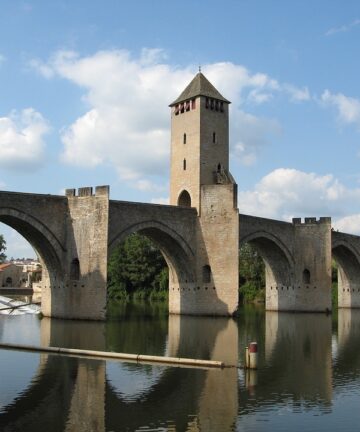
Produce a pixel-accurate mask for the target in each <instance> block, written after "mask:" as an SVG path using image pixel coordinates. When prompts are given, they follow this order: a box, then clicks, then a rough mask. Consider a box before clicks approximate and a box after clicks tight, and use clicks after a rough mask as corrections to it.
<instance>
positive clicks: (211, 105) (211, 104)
mask: <svg viewBox="0 0 360 432" xmlns="http://www.w3.org/2000/svg"><path fill="white" fill-rule="evenodd" d="M210 108H211V109H212V110H213V109H214V99H211V102H210Z"/></svg>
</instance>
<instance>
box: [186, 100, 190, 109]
mask: <svg viewBox="0 0 360 432" xmlns="http://www.w3.org/2000/svg"><path fill="white" fill-rule="evenodd" d="M185 110H186V111H190V101H187V102H185Z"/></svg>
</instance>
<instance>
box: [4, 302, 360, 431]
mask: <svg viewBox="0 0 360 432" xmlns="http://www.w3.org/2000/svg"><path fill="white" fill-rule="evenodd" d="M30 319H31V320H33V321H32V323H33V324H32V325H33V326H34V327H36V326H38V327H40V331H39V333H38V334H37V336H35V337H33V338H32V339H31V341H32V343H39V340H40V339H41V343H42V344H43V345H53V346H64V347H78V348H83V349H97V350H116V351H127V352H143V353H146V354H155V355H168V356H181V357H193V358H211V359H215V360H225V361H226V362H227V363H230V364H238V363H242V359H241V357H242V356H243V352H244V347H245V345H246V344H247V343H248V342H249V341H251V340H257V341H258V342H259V347H260V354H259V355H260V359H259V360H260V369H259V370H258V371H252V372H246V371H242V370H238V369H235V368H233V369H225V370H198V369H191V368H172V367H163V366H150V365H137V364H131V363H120V362H112V361H107V362H105V361H101V360H99V361H98V360H91V361H89V360H85V359H79V358H75V357H60V356H54V355H37V354H29V353H20V352H11V351H6V352H4V353H2V357H3V356H5V358H7V359H8V360H7V364H10V366H8V370H5V368H4V365H5V363H1V362H0V365H3V369H2V370H1V374H2V375H3V376H5V378H6V377H7V375H10V378H9V379H10V381H11V380H12V379H15V378H16V377H17V375H19V376H22V375H23V376H24V379H23V381H22V384H21V385H22V387H21V386H20V391H19V389H17V392H15V393H14V391H9V386H10V384H9V380H7V379H4V378H2V377H1V376H0V379H1V382H2V398H1V399H0V401H1V403H2V406H0V430H1V431H22V430H26V431H30V432H32V431H35V430H36V431H39V430H51V431H52V432H55V431H68V432H69V431H74V432H75V431H80V432H83V431H84V432H85V431H120V430H138V429H141V428H150V429H151V428H153V429H156V428H163V429H167V430H176V431H183V430H184V431H185V430H186V431H212V430H214V431H230V430H234V429H236V428H240V429H241V428H243V427H246V426H247V425H248V424H250V423H249V422H251V421H253V419H254V417H253V416H252V414H256V419H258V418H259V416H260V417H261V416H264V415H265V416H267V417H266V418H268V419H270V420H274V419H275V418H276V419H279V416H278V411H279V410H281V408H284V407H286V412H285V414H284V413H283V416H285V417H286V416H288V417H286V418H287V421H290V422H291V421H294V418H293V417H289V416H290V415H292V414H293V413H297V414H299V413H300V414H301V413H302V414H303V415H306V413H308V412H315V413H319V412H320V413H322V414H327V413H331V414H332V415H333V413H334V410H333V406H334V404H336V398H334V390H335V389H338V390H337V392H338V391H346V389H347V387H350V388H351V387H352V388H353V386H354V383H357V382H359V381H360V380H359V376H360V354H358V350H357V349H354V347H358V346H360V311H358V310H350V309H349V310H346V309H342V310H339V312H338V320H337V321H336V317H333V320H332V318H331V317H330V316H326V315H325V314H291V313H276V312H266V313H265V312H264V311H262V310H253V311H252V312H251V313H246V314H241V315H240V317H239V319H238V321H235V320H233V319H228V318H216V319H214V318H200V317H185V316H170V317H169V318H167V317H166V316H161V314H159V315H158V316H155V318H154V316H153V317H152V318H150V317H147V316H145V318H144V316H143V317H140V315H139V314H138V315H137V314H136V313H135V314H130V316H129V317H127V318H126V319H125V318H124V319H123V320H122V321H120V322H119V321H108V322H106V323H104V322H103V323H99V322H78V321H68V320H65V321H63V320H54V319H53V320H52V319H46V318H45V319H43V320H41V322H39V321H38V320H37V319H36V318H35V319H34V317H31V318H30ZM18 320H19V321H18ZM20 320H23V324H24V323H25V324H27V326H28V324H29V323H30V322H27V321H26V320H29V318H28V317H27V318H24V316H19V317H14V321H13V324H14V325H15V323H16V322H19V323H20V322H21V321H20ZM4 322H5V321H4V320H2V321H1V320H0V335H1V337H2V339H3V340H6V341H9V342H10V341H11V340H12V341H14V340H13V337H10V336H9V335H10V330H9V329H10V327H9V326H6V325H5V326H4V325H3V324H4ZM332 323H334V325H333V326H332ZM15 327H16V326H15ZM15 327H13V328H15ZM20 327H21V326H18V327H16V328H17V329H20ZM28 327H29V326H28ZM32 330H34V329H32ZM332 333H333V335H332ZM36 339H38V342H37V341H36ZM21 342H22V343H25V341H24V340H22V341H21ZM239 352H240V362H239V358H238V355H239V354H238V353H239ZM6 356H7V357H6ZM19 359H21V363H19ZM11 362H13V363H14V367H13V368H11ZM16 365H18V366H20V369H21V368H23V369H24V371H22V370H19V369H16ZM31 374H32V378H31ZM20 381H21V380H20ZM20 381H19V382H20ZM4 383H5V384H6V385H5V386H4ZM24 383H25V384H24ZM19 385H20V384H19ZM344 389H345V390H344ZM4 394H5V395H6V394H8V398H7V399H6V397H5V396H4ZM335 411H336V410H335ZM270 412H273V413H274V414H273V417H271V414H269V413H270ZM275 413H276V415H275ZM304 413H305V414H304ZM327 417H328V418H329V419H330V418H331V416H327ZM282 418H284V417H282ZM274 421H275V420H274ZM276 421H278V420H276ZM276 426H277V424H275V425H274V424H272V427H276Z"/></svg>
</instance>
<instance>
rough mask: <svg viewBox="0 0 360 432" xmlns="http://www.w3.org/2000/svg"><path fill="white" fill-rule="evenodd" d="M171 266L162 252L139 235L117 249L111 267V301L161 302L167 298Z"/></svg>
mask: <svg viewBox="0 0 360 432" xmlns="http://www.w3.org/2000/svg"><path fill="white" fill-rule="evenodd" d="M168 283H169V276H168V267H167V265H166V262H165V260H164V257H163V256H162V254H161V252H160V250H159V249H158V248H157V247H156V246H154V245H153V243H152V242H151V241H150V240H149V239H148V238H147V237H144V236H142V235H140V234H131V235H129V236H128V237H127V238H126V240H125V241H124V242H122V243H121V244H120V245H118V246H117V247H116V249H115V250H114V252H113V253H112V254H111V256H110V259H109V264H108V297H109V298H110V299H129V298H133V299H138V300H140V299H148V298H149V299H159V300H165V299H167V296H168Z"/></svg>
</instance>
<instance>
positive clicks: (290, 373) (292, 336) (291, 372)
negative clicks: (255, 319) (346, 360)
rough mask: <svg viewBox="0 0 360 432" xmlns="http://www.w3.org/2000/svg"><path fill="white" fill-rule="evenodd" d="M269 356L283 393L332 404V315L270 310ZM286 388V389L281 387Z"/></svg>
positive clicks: (268, 318)
mask: <svg viewBox="0 0 360 432" xmlns="http://www.w3.org/2000/svg"><path fill="white" fill-rule="evenodd" d="M265 339H266V345H265V347H266V357H267V359H268V362H269V367H271V369H272V373H273V374H276V378H277V385H278V387H280V388H279V390H280V393H282V392H284V393H288V394H292V395H293V398H294V401H305V402H306V403H309V402H312V401H313V402H315V401H316V402H320V403H323V404H326V405H330V404H331V399H332V360H331V316H327V315H325V314H306V315H304V314H293V313H284V312H283V313H276V312H266V334H265ZM281 390H282V391H281Z"/></svg>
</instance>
